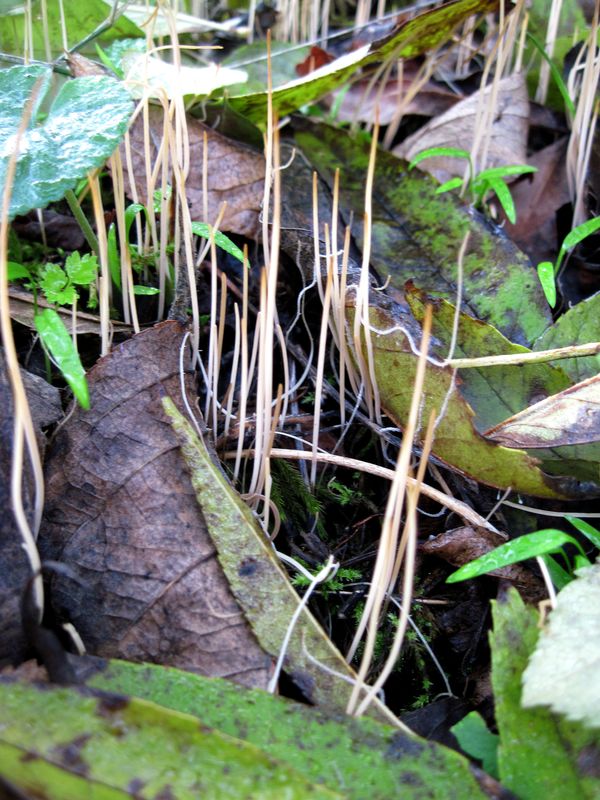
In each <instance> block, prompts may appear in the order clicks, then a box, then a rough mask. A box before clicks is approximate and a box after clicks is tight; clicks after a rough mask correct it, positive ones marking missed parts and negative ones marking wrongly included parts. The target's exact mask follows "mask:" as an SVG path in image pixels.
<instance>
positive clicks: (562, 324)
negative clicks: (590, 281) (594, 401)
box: [533, 292, 600, 383]
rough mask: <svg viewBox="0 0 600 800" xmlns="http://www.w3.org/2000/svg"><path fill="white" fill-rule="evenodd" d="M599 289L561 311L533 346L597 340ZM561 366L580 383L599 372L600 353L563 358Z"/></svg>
mask: <svg viewBox="0 0 600 800" xmlns="http://www.w3.org/2000/svg"><path fill="white" fill-rule="evenodd" d="M599 319H600V292H598V293H597V294H595V295H593V296H592V297H588V298H587V300H582V301H581V302H580V303H577V305H575V306H572V308H569V309H567V310H566V311H565V313H564V314H562V315H561V316H560V317H559V318H558V319H557V320H556V322H555V323H554V324H553V325H551V326H550V327H549V328H548V329H547V330H546V331H545V332H544V333H543V334H542V335H541V336H540V337H539V339H537V340H536V342H535V343H534V345H533V349H534V350H552V349H553V348H555V347H569V346H571V345H576V344H588V343H589V342H598V341H600V329H599V327H598V320H599ZM560 367H561V369H562V370H564V371H565V372H566V373H567V375H568V376H569V377H570V378H571V380H572V381H573V383H579V382H581V381H583V380H585V379H586V378H593V377H594V375H597V374H598V373H599V372H600V353H598V354H597V355H595V356H585V358H565V359H562V360H561V362H560Z"/></svg>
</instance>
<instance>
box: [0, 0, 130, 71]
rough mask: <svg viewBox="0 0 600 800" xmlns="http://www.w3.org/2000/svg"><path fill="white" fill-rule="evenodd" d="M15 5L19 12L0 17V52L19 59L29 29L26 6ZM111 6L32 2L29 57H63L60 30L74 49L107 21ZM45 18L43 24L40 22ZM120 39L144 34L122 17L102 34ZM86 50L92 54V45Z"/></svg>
mask: <svg viewBox="0 0 600 800" xmlns="http://www.w3.org/2000/svg"><path fill="white" fill-rule="evenodd" d="M18 5H19V6H20V8H19V13H14V12H13V13H11V14H6V15H0V51H2V52H5V53H14V54H16V55H18V56H22V55H23V47H24V43H25V35H26V31H27V28H28V26H27V22H26V16H25V7H26V6H27V5H28V4H26V3H24V2H21V3H19V4H18ZM111 5H112V3H111V4H110V5H109V4H107V3H105V2H104V0H86V2H85V3H80V2H79V1H78V0H62V2H59V0H33V2H32V3H31V5H30V12H29V13H30V14H31V19H33V20H35V22H34V24H33V25H31V24H30V28H31V42H32V45H33V52H32V53H31V54H30V56H31V57H32V58H37V59H39V60H42V61H45V60H48V61H51V60H52V59H53V58H56V57H58V56H62V54H63V53H64V50H65V42H64V39H63V29H66V37H67V43H66V46H67V48H69V47H73V46H74V45H75V44H77V43H78V42H80V41H82V40H83V39H84V38H85V37H86V36H88V35H89V34H90V33H91V32H92V31H94V30H95V29H96V28H98V27H99V26H100V25H101V24H102V23H103V22H105V21H106V20H107V19H108V16H109V14H110V10H111V9H110V6H111ZM44 18H45V21H46V24H45V25H44V24H43V22H42V20H43V19H44ZM45 31H47V33H48V44H49V47H50V52H49V53H47V51H46V43H45ZM27 36H29V33H28V34H27ZM122 36H141V37H143V36H144V32H143V31H142V30H140V28H138V27H137V25H134V24H133V23H132V22H131V21H130V20H129V19H128V18H127V16H122V15H121V16H120V17H119V18H118V19H117V20H116V21H115V22H114V24H113V25H112V27H110V28H109V29H107V30H105V31H104V32H103V33H102V41H109V40H110V39H113V38H120V37H122ZM28 40H29V39H28ZM88 48H89V50H91V51H92V52H93V46H92V45H89V46H88ZM84 52H87V50H86V51H84Z"/></svg>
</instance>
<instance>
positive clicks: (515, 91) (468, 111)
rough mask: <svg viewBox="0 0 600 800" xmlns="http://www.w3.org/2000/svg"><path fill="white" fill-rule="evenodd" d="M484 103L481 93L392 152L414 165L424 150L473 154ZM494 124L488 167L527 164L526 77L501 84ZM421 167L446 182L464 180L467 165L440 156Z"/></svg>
mask: <svg viewBox="0 0 600 800" xmlns="http://www.w3.org/2000/svg"><path fill="white" fill-rule="evenodd" d="M491 91H492V87H491V86H487V87H486V88H485V90H484V92H483V94H484V98H483V99H484V102H485V107H486V108H487V109H489V108H490V107H491V101H490V95H491ZM481 102H482V92H481V90H479V91H477V92H474V93H473V94H472V95H470V96H469V97H467V98H465V99H464V100H461V101H460V102H459V103H456V105H454V106H452V108H450V109H449V110H448V111H446V112H445V113H444V114H442V115H441V116H439V117H435V118H434V119H432V120H431V121H430V122H428V123H427V125H424V126H423V127H422V128H420V129H419V130H418V131H417V132H416V133H414V134H413V135H412V136H409V137H408V139H405V140H404V141H403V142H402V144H400V145H398V147H396V148H394V150H393V151H392V152H393V153H394V155H396V156H399V157H400V158H405V159H406V160H407V161H410V160H411V159H413V158H414V157H415V156H416V155H417V153H420V152H421V150H427V149H429V148H430V147H459V148H462V149H463V150H467V151H470V150H471V147H472V145H473V141H474V138H475V127H476V123H477V111H478V108H479V106H480V104H481ZM490 123H491V136H490V142H489V149H488V151H487V161H486V167H500V166H504V165H506V164H526V163H527V132H528V130H529V99H528V95H527V86H526V84H525V78H524V76H523V75H522V74H520V73H516V72H515V73H513V74H512V75H510V76H509V77H507V78H503V79H502V80H501V81H500V82H499V85H498V95H497V100H496V105H495V114H494V117H493V119H492V120H490V121H489V122H488V129H489V127H490ZM418 166H419V169H423V170H425V171H426V172H429V173H430V174H431V175H434V176H435V177H436V178H437V179H438V180H439V181H442V182H443V181H447V180H449V178H451V177H453V176H455V175H460V176H462V175H463V174H464V172H465V168H466V166H467V162H466V161H465V160H464V159H462V158H448V157H447V156H438V157H436V158H427V159H425V160H424V161H422V162H421V163H420V164H419V165H418Z"/></svg>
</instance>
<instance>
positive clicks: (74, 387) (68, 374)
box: [34, 308, 90, 409]
mask: <svg viewBox="0 0 600 800" xmlns="http://www.w3.org/2000/svg"><path fill="white" fill-rule="evenodd" d="M34 324H35V327H36V330H37V332H38V333H39V335H40V338H41V340H42V342H43V344H44V347H46V348H47V349H48V352H49V353H50V355H51V356H52V358H53V359H54V360H55V361H56V364H57V366H58V368H59V370H60V371H61V374H62V375H63V377H64V379H65V380H66V382H67V383H68V384H69V386H70V387H71V391H72V392H73V394H74V395H75V398H76V399H77V401H78V403H79V405H80V406H81V407H82V408H86V409H87V408H89V407H90V396H89V392H88V385H87V381H86V379H85V371H84V369H83V367H82V365H81V360H80V358H79V353H78V352H77V350H76V349H75V345H74V344H73V340H72V339H71V336H70V334H69V331H68V330H67V329H66V328H65V326H64V323H63V321H62V320H61V318H60V317H59V315H58V314H57V313H56V311H55V310H54V309H53V308H45V309H44V310H43V311H42V312H40V313H39V314H36V315H35V317H34Z"/></svg>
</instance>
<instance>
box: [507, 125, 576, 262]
mask: <svg viewBox="0 0 600 800" xmlns="http://www.w3.org/2000/svg"><path fill="white" fill-rule="evenodd" d="M567 142H568V138H567V137H566V136H564V137H563V138H562V139H559V140H558V141H556V142H554V143H553V144H551V145H548V147H544V149H543V150H540V151H539V152H538V153H534V154H533V155H532V156H530V157H529V159H528V160H527V163H528V164H530V165H531V166H532V167H537V170H538V171H537V172H536V173H534V174H533V175H526V176H524V177H523V178H521V179H520V180H519V181H518V182H517V183H514V184H513V185H512V186H511V194H512V197H513V200H514V203H515V209H516V211H517V223H516V225H511V224H510V222H507V223H506V232H507V233H508V235H509V236H510V238H511V239H512V240H513V242H514V243H515V244H517V245H518V246H519V247H520V248H521V249H522V250H524V251H525V252H526V253H527V255H528V256H529V257H530V258H531V260H532V261H533V263H534V264H538V263H539V262H540V261H554V259H555V258H556V252H557V250H558V245H559V243H558V242H557V241H556V212H557V211H558V209H559V208H560V207H561V206H563V205H565V203H568V202H570V196H569V187H568V183H567V176H566V154H567Z"/></svg>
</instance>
